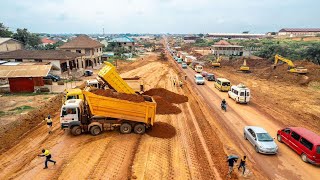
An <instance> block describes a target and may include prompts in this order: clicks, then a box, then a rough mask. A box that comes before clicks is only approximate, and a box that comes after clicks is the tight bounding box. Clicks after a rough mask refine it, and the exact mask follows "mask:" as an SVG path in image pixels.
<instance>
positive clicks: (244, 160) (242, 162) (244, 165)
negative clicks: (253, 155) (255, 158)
mask: <svg viewBox="0 0 320 180" xmlns="http://www.w3.org/2000/svg"><path fill="white" fill-rule="evenodd" d="M246 159H247V156H243V158H241V160H240V164H239V167H238V170H240V168H241V167H242V170H243V171H242V175H244V172H245V171H246Z"/></svg>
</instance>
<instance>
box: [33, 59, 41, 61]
mask: <svg viewBox="0 0 320 180" xmlns="http://www.w3.org/2000/svg"><path fill="white" fill-rule="evenodd" d="M34 61H36V62H42V59H35V60H34Z"/></svg>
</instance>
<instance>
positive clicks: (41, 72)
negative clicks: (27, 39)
mask: <svg viewBox="0 0 320 180" xmlns="http://www.w3.org/2000/svg"><path fill="white" fill-rule="evenodd" d="M50 70H51V65H32V66H31V65H30V66H27V65H24V66H23V65H16V66H0V78H16V77H44V76H47V75H48V73H49V71H50Z"/></svg>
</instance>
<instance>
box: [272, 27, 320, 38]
mask: <svg viewBox="0 0 320 180" xmlns="http://www.w3.org/2000/svg"><path fill="white" fill-rule="evenodd" d="M317 34H320V28H283V29H281V30H280V31H279V33H278V36H290V37H295V36H315V35H317Z"/></svg>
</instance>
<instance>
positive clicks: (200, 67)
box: [194, 65, 203, 73]
mask: <svg viewBox="0 0 320 180" xmlns="http://www.w3.org/2000/svg"><path fill="white" fill-rule="evenodd" d="M194 70H195V71H196V72H197V73H201V72H202V70H203V67H202V66H201V65H196V67H195V68H194Z"/></svg>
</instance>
